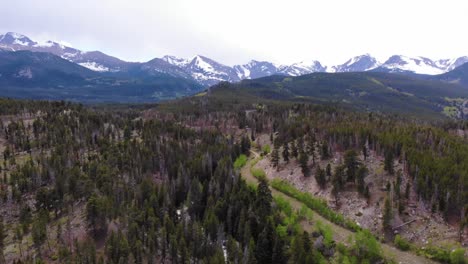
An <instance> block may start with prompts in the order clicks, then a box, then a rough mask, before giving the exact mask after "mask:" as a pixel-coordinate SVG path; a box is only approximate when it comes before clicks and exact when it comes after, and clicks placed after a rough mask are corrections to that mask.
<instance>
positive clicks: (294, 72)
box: [278, 61, 327, 76]
mask: <svg viewBox="0 0 468 264" xmlns="http://www.w3.org/2000/svg"><path fill="white" fill-rule="evenodd" d="M326 70H327V67H325V66H322V64H321V63H320V62H319V61H312V62H310V63H308V62H304V61H301V62H298V63H293V64H291V65H286V66H281V67H280V68H279V69H278V72H279V73H281V74H284V75H289V76H300V75H304V74H309V73H314V72H325V71H326Z"/></svg>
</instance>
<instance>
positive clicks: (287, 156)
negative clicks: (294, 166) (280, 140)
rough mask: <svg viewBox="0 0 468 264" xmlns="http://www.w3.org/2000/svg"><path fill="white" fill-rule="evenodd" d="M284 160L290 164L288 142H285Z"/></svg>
mask: <svg viewBox="0 0 468 264" xmlns="http://www.w3.org/2000/svg"><path fill="white" fill-rule="evenodd" d="M282 154H283V160H284V161H285V162H286V163H288V162H289V144H288V142H284V145H283V153H282Z"/></svg>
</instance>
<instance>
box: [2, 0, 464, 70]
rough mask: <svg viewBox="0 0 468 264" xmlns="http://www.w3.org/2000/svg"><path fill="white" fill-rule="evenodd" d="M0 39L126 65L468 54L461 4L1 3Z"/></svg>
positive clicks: (241, 0) (381, 0)
mask: <svg viewBox="0 0 468 264" xmlns="http://www.w3.org/2000/svg"><path fill="white" fill-rule="evenodd" d="M1 1H2V2H3V3H2V4H1V7H0V34H2V33H5V32H8V31H13V32H17V33H22V34H25V35H27V36H29V37H31V38H32V39H33V40H41V41H44V40H49V39H51V40H56V41H65V42H68V43H71V44H72V46H73V47H76V48H79V49H82V50H100V51H103V52H105V53H108V54H110V55H114V56H117V57H119V58H122V59H125V60H130V61H147V60H150V59H152V58H154V57H161V56H163V55H166V54H173V55H176V56H179V57H191V56H194V55H196V54H201V55H205V56H207V57H210V58H213V59H215V60H218V61H220V62H222V63H225V64H228V65H232V64H239V63H246V62H247V61H249V60H251V59H257V60H270V61H273V62H277V63H292V62H297V61H303V60H304V61H309V60H314V59H316V60H320V61H321V62H323V63H325V64H338V63H343V62H344V61H346V60H347V59H348V58H350V57H352V56H355V55H360V54H363V53H370V54H372V55H374V56H376V57H377V58H378V59H380V60H385V59H386V58H387V57H388V56H390V55H393V54H403V55H410V56H426V57H429V58H433V59H439V58H449V57H457V56H464V55H468V35H467V31H466V26H467V25H468V16H467V14H466V13H467V11H468V3H466V2H467V1H466V0H443V1H442V0H437V1H435V0H354V1H352V0H323V1H313V0H288V1H276V0H79V1H78V0H40V1H39V0H1Z"/></svg>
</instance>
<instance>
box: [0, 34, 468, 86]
mask: <svg viewBox="0 0 468 264" xmlns="http://www.w3.org/2000/svg"><path fill="white" fill-rule="evenodd" d="M0 50H6V51H19V50H29V51H35V52H47V53H52V54H54V55H57V56H60V57H62V58H64V59H66V60H68V61H71V62H74V63H76V64H79V65H81V66H83V67H86V68H88V69H90V70H93V71H95V72H110V73H117V72H121V73H124V74H136V75H141V74H147V75H149V76H156V75H157V74H168V75H171V76H173V77H178V78H179V77H180V78H184V79H193V80H195V81H196V82H198V83H199V84H202V85H203V86H210V85H213V84H216V83H218V82H220V81H229V82H238V81H241V80H243V79H255V78H261V77H265V76H270V75H275V74H278V75H288V76H299V75H304V74H310V73H314V72H362V71H378V72H391V73H405V74H408V73H411V74H413V73H415V74H428V75H436V74H442V73H446V72H449V71H452V70H454V69H456V68H457V67H459V66H461V65H463V64H465V63H468V57H460V58H452V59H440V60H431V59H429V58H426V57H407V56H402V55H394V56H391V57H390V58H389V59H387V60H386V61H385V62H383V63H381V62H379V61H378V60H377V59H376V58H375V57H372V56H371V55H369V54H364V55H360V56H356V57H353V58H351V59H349V60H347V61H346V62H344V63H343V64H340V65H327V66H325V65H323V64H322V63H320V62H319V61H314V60H311V61H302V62H297V63H293V64H288V65H278V64H275V63H272V62H268V61H256V60H251V61H250V62H248V63H246V64H242V65H234V66H232V67H231V66H227V65H224V64H222V63H220V62H217V61H215V60H212V59H210V58H207V57H204V56H200V55H197V56H195V57H193V58H190V59H186V58H179V57H176V56H169V55H168V56H164V57H162V58H156V59H153V60H150V61H148V62H144V63H135V62H126V61H123V60H120V59H118V58H115V57H112V56H109V55H107V54H104V53H102V52H99V51H91V52H86V51H81V50H78V49H75V48H72V47H69V46H67V45H63V44H61V43H59V42H54V41H47V42H45V43H38V42H36V41H34V40H31V39H30V38H28V37H27V36H24V35H21V34H18V33H13V32H9V33H6V34H5V35H0Z"/></svg>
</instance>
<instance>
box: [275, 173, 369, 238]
mask: <svg viewBox="0 0 468 264" xmlns="http://www.w3.org/2000/svg"><path fill="white" fill-rule="evenodd" d="M270 184H271V186H272V187H273V188H274V189H276V190H278V191H280V192H282V193H284V194H286V195H288V196H291V197H293V198H295V199H297V200H298V201H301V202H302V203H304V204H305V205H306V206H307V207H309V208H310V209H312V210H314V211H316V212H317V213H318V214H320V215H321V216H323V217H324V218H325V219H327V220H329V221H331V222H333V223H335V224H337V225H339V226H342V227H345V228H347V229H349V230H352V231H355V232H356V231H360V230H362V228H361V227H360V226H358V225H357V224H356V223H355V222H354V221H351V220H349V219H346V218H345V217H344V216H343V215H341V214H339V213H336V212H335V211H333V210H332V209H330V208H329V207H328V205H327V203H326V202H325V201H324V200H322V199H319V198H315V197H313V196H312V195H311V194H310V193H306V192H301V191H299V190H297V189H296V188H294V187H293V186H292V185H291V184H289V183H287V182H285V181H283V180H279V179H274V180H273V181H271V183H270Z"/></svg>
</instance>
